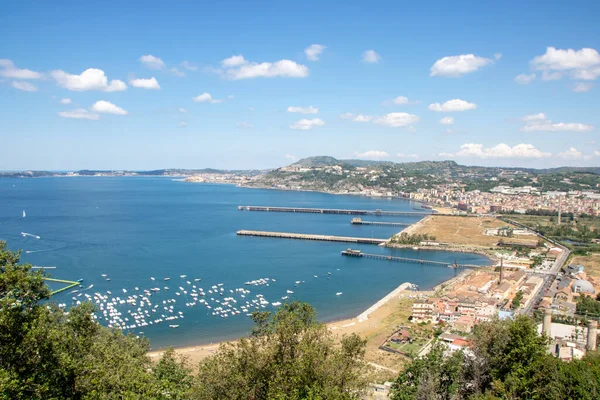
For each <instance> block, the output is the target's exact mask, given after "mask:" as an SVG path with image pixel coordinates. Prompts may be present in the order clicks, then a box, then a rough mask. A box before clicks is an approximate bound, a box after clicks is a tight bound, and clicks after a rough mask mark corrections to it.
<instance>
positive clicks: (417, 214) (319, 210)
mask: <svg viewBox="0 0 600 400" xmlns="http://www.w3.org/2000/svg"><path fill="white" fill-rule="evenodd" d="M238 210H240V211H244V210H245V211H271V212H296V213H310V214H346V215H387V216H396V217H424V216H427V215H431V214H432V213H430V212H417V211H383V210H344V209H334V208H296V207H264V206H239V207H238Z"/></svg>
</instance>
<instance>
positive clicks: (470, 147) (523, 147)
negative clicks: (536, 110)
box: [439, 143, 552, 159]
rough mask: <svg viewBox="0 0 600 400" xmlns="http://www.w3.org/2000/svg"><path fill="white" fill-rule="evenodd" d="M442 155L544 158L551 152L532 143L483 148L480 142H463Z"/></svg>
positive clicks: (441, 154) (501, 144) (502, 144)
mask: <svg viewBox="0 0 600 400" xmlns="http://www.w3.org/2000/svg"><path fill="white" fill-rule="evenodd" d="M439 155H440V156H442V157H474V158H537V159H539V158H545V157H550V156H551V155H552V154H550V153H545V152H543V151H541V150H538V149H537V148H535V146H533V145H532V144H525V143H521V144H517V145H515V146H512V147H511V146H509V145H507V144H504V143H500V144H497V145H495V146H493V147H488V148H484V147H483V145H482V144H477V143H465V144H463V145H462V146H460V150H459V151H458V152H456V153H440V154H439Z"/></svg>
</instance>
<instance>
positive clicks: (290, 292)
mask: <svg viewBox="0 0 600 400" xmlns="http://www.w3.org/2000/svg"><path fill="white" fill-rule="evenodd" d="M286 293H288V294H292V293H294V292H293V291H292V290H289V289H288V290H286Z"/></svg>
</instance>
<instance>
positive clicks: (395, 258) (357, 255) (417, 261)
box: [342, 249, 482, 268]
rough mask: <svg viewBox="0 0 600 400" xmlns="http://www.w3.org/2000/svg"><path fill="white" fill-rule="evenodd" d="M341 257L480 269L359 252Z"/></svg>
mask: <svg viewBox="0 0 600 400" xmlns="http://www.w3.org/2000/svg"><path fill="white" fill-rule="evenodd" d="M342 255H343V256H349V257H366V258H374V259H377V260H385V261H396V262H406V263H413V264H422V265H435V266H441V267H450V268H459V267H463V268H481V267H482V266H481V265H473V264H456V263H448V262H442V261H431V260H420V259H418V258H406V257H394V256H386V255H382V254H371V253H363V252H362V251H360V250H352V249H348V250H343V251H342Z"/></svg>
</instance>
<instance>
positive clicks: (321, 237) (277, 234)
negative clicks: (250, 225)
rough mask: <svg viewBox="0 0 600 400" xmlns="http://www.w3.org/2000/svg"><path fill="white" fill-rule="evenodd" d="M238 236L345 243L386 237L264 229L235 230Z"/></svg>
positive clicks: (374, 241)
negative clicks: (313, 233) (312, 233)
mask: <svg viewBox="0 0 600 400" xmlns="http://www.w3.org/2000/svg"><path fill="white" fill-rule="evenodd" d="M237 234H238V235H239V236H259V237H270V238H279V239H300V240H317V241H323V242H346V243H363V244H382V243H386V242H387V241H388V239H376V238H360V237H349V236H332V235H311V234H305V233H288V232H266V231H248V230H239V231H237Z"/></svg>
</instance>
